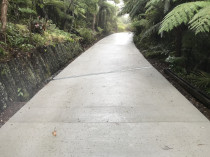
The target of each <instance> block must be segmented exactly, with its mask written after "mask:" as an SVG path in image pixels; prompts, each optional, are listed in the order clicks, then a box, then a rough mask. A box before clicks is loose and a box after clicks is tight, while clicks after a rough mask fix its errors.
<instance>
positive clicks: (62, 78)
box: [52, 66, 152, 81]
mask: <svg viewBox="0 0 210 157" xmlns="http://www.w3.org/2000/svg"><path fill="white" fill-rule="evenodd" d="M150 68H152V66H147V67H137V68H130V69H123V70H115V71H108V72H101V73H91V74H84V75H74V76H67V77H61V78H53V79H52V80H55V81H56V80H64V79H72V78H79V77H88V76H97V75H104V74H112V73H119V72H120V73H122V72H129V71H137V70H142V69H150Z"/></svg>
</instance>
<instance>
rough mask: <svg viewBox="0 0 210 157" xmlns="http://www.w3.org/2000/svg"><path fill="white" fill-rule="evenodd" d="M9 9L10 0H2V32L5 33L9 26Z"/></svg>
mask: <svg viewBox="0 0 210 157" xmlns="http://www.w3.org/2000/svg"><path fill="white" fill-rule="evenodd" d="M7 10H8V0H2V4H1V23H2V26H1V32H2V33H4V32H5V31H6V26H7Z"/></svg>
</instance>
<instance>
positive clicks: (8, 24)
mask: <svg viewBox="0 0 210 157" xmlns="http://www.w3.org/2000/svg"><path fill="white" fill-rule="evenodd" d="M112 1H113V2H114V3H113V4H111V3H109V2H107V1H106V0H0V3H1V24H0V27H1V35H0V59H1V60H2V59H4V58H5V57H6V58H8V57H11V56H12V55H17V54H20V52H27V51H30V50H31V49H33V48H35V47H38V46H42V45H53V44H55V43H58V42H67V41H69V42H71V41H75V40H77V41H79V42H80V43H82V44H84V45H88V44H90V43H92V42H93V41H95V40H96V39H97V38H98V37H100V36H103V35H107V34H110V33H113V32H117V31H118V29H119V30H120V31H123V30H124V29H125V26H124V25H123V20H118V18H117V16H116V15H117V12H118V7H117V6H116V4H118V3H119V2H120V1H119V0H112ZM118 23H119V28H118Z"/></svg>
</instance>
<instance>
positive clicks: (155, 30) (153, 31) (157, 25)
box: [141, 22, 161, 40]
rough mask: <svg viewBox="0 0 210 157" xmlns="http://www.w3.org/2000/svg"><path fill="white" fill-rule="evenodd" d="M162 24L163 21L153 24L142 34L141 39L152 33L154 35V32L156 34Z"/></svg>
mask: <svg viewBox="0 0 210 157" xmlns="http://www.w3.org/2000/svg"><path fill="white" fill-rule="evenodd" d="M160 25H161V23H160V22H159V23H157V24H155V25H153V26H151V27H150V28H149V29H147V30H146V31H145V32H144V33H143V35H142V36H141V40H143V39H144V38H146V37H148V36H150V35H152V34H154V33H157V32H158V30H159V27H160Z"/></svg>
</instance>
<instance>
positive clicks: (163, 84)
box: [0, 33, 210, 157]
mask: <svg viewBox="0 0 210 157" xmlns="http://www.w3.org/2000/svg"><path fill="white" fill-rule="evenodd" d="M54 130H55V131H56V134H57V135H56V136H53V135H52V132H53V131H54ZM0 142H1V144H0V156H1V157H209V156H210V123H209V121H208V120H207V119H206V118H205V117H204V116H203V115H202V114H201V113H200V112H199V111H198V110H197V109H196V108H195V107H194V106H193V105H192V104H191V103H190V102H189V101H188V100H186V98H185V97H183V96H182V95H181V94H180V93H179V92H178V91H177V90H176V89H175V88H174V87H173V86H172V85H171V84H170V83H169V82H168V81H167V80H166V79H165V78H164V77H163V76H162V75H161V74H160V73H159V72H157V71H156V70H155V69H154V68H153V67H152V66H151V65H150V64H149V63H148V62H147V61H146V60H145V59H144V57H143V56H142V55H141V54H140V53H139V51H138V50H137V49H136V47H135V46H134V44H133V42H132V34H131V33H119V34H113V35H111V36H108V37H106V38H104V39H103V40H101V41H99V42H98V43H97V44H95V45H94V46H93V47H91V48H90V49H89V50H87V51H86V52H85V53H83V54H82V55H81V56H80V57H79V58H77V59H76V60H75V61H74V62H73V63H71V64H70V65H69V66H68V67H67V68H65V69H64V70H63V71H62V72H61V73H60V74H59V75H57V76H56V77H55V78H54V80H53V81H51V82H50V83H49V84H48V85H46V86H45V87H44V88H43V89H42V90H41V91H40V92H39V93H38V94H37V95H35V96H34V98H32V99H31V100H30V102H28V103H27V104H26V105H25V106H24V107H23V108H22V109H21V110H20V111H19V112H18V113H16V114H15V115H14V116H13V117H12V118H11V119H10V120H9V121H8V122H7V123H6V124H5V125H4V126H3V127H2V128H1V129H0Z"/></svg>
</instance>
